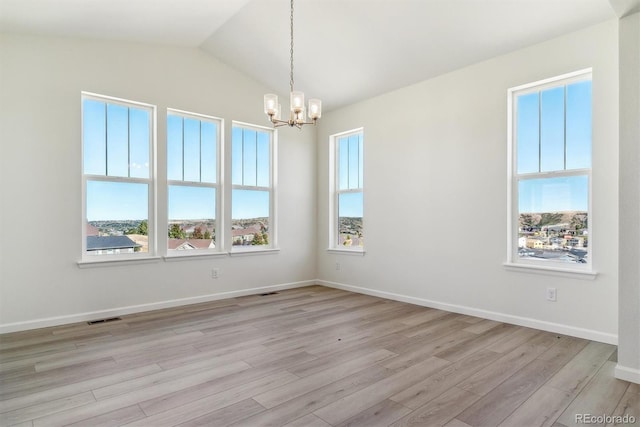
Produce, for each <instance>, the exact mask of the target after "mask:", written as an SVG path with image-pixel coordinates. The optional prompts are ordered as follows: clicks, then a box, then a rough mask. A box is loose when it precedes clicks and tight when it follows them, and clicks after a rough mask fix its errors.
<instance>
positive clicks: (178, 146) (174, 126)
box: [167, 115, 182, 181]
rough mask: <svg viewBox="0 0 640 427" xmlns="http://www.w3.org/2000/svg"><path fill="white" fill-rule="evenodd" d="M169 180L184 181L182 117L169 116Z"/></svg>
mask: <svg viewBox="0 0 640 427" xmlns="http://www.w3.org/2000/svg"><path fill="white" fill-rule="evenodd" d="M167 179H170V180H175V181H181V180H182V117H180V116H175V115H168V116H167Z"/></svg>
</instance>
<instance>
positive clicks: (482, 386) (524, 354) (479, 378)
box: [458, 334, 557, 396]
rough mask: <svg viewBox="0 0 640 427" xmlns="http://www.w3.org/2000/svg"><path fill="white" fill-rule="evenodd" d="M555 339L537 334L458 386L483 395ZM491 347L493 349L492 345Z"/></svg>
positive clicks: (531, 359)
mask: <svg viewBox="0 0 640 427" xmlns="http://www.w3.org/2000/svg"><path fill="white" fill-rule="evenodd" d="M556 341H557V340H556V338H555V337H554V336H553V335H551V334H538V335H537V336H535V337H534V338H533V339H532V340H531V341H529V342H527V343H524V344H522V345H520V346H519V347H517V348H515V349H513V350H512V351H510V352H509V353H507V354H505V355H504V356H502V357H500V358H499V359H498V360H496V362H495V363H492V364H490V365H489V366H487V367H485V368H483V369H481V370H479V371H478V372H476V373H475V374H473V375H471V376H470V377H469V378H467V379H466V380H464V381H463V382H462V383H460V384H459V385H458V387H460V388H462V389H464V390H467V391H470V392H472V393H475V394H477V395H481V396H482V395H485V394H487V393H489V392H490V391H491V390H493V389H494V388H495V387H497V386H498V385H500V384H501V383H502V382H503V381H505V380H506V379H507V378H509V377H510V376H512V375H513V374H515V373H516V372H518V371H519V370H520V369H522V368H523V367H525V366H526V365H528V364H529V363H531V362H532V361H533V360H535V359H536V358H537V357H538V356H540V355H541V354H542V353H544V352H545V351H547V350H548V349H549V348H550V347H551V346H552V345H554V344H555V343H556ZM491 349H492V350H493V346H492V347H491Z"/></svg>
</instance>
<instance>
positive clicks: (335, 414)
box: [314, 357, 449, 425]
mask: <svg viewBox="0 0 640 427" xmlns="http://www.w3.org/2000/svg"><path fill="white" fill-rule="evenodd" d="M447 365H449V362H447V361H445V360H442V359H438V358H435V357H431V358H429V359H427V360H425V361H423V362H421V363H417V364H415V365H413V366H410V367H408V368H406V369H404V370H402V371H400V372H397V373H395V374H393V375H391V376H389V377H387V378H385V379H382V380H380V381H378V382H377V383H375V384H372V385H370V386H369V387H366V388H364V389H362V390H359V391H357V392H355V393H352V394H350V395H349V396H346V397H344V398H342V399H340V400H339V401H336V402H334V403H332V404H330V405H327V406H325V407H324V408H322V409H319V410H317V411H315V412H314V413H315V414H316V415H317V416H319V417H320V418H322V419H323V420H325V421H327V422H328V423H329V424H333V425H335V424H339V423H342V422H344V421H346V420H348V419H349V418H351V417H354V416H355V415H357V414H358V413H359V412H361V411H364V410H366V409H369V408H370V407H372V406H375V404H376V402H380V401H382V400H385V399H388V398H389V397H391V396H393V395H394V394H396V393H398V392H399V391H401V390H403V389H405V388H406V387H407V386H411V385H413V384H415V383H417V382H419V381H420V380H422V379H424V378H426V377H428V376H430V375H431V374H433V373H434V372H437V371H439V370H440V369H442V368H444V367H445V366H447Z"/></svg>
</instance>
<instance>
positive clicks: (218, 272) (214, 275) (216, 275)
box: [211, 268, 220, 279]
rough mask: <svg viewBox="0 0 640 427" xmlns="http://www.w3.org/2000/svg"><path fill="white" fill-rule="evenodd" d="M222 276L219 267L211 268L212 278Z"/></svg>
mask: <svg viewBox="0 0 640 427" xmlns="http://www.w3.org/2000/svg"><path fill="white" fill-rule="evenodd" d="M219 276H220V269H219V268H214V269H213V270H211V278H212V279H217V278H218V277H219Z"/></svg>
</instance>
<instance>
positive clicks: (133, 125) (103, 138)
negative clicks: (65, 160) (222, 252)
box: [83, 99, 270, 221]
mask: <svg viewBox="0 0 640 427" xmlns="http://www.w3.org/2000/svg"><path fill="white" fill-rule="evenodd" d="M150 120H151V117H150V113H149V111H148V110H145V109H142V108H133V107H131V108H128V107H126V106H121V105H116V104H107V103H105V102H102V101H99V100H93V99H85V100H83V121H84V123H83V132H84V135H83V140H84V171H85V173H86V174H90V175H98V176H114V177H133V178H148V177H149V173H150V171H149V137H150ZM218 126H219V125H218V122H215V121H209V120H204V119H203V120H200V119H197V118H193V117H183V116H181V115H178V114H169V115H168V116H167V178H168V179H169V180H170V181H174V184H178V183H179V182H184V183H185V184H188V183H191V182H194V183H203V184H215V183H216V179H217V170H216V167H217V166H216V165H217V158H216V157H217V143H218V141H217V138H218V134H219V132H218V131H219V129H218ZM269 143H270V140H269V133H268V132H266V131H256V130H252V129H245V128H239V127H234V129H233V135H232V183H233V184H234V185H241V186H248V187H247V188H243V189H236V190H233V192H232V198H233V204H232V217H233V219H244V218H256V217H265V216H269V193H268V192H267V191H255V190H253V189H252V188H251V187H255V186H258V187H269V185H270V147H269ZM147 189H148V187H147V184H144V183H122V182H120V183H119V182H104V181H97V180H91V179H89V180H88V181H87V219H88V220H89V221H96V220H142V219H148V205H149V203H148V191H147ZM215 212H216V189H215V188H211V187H206V186H204V187H203V186H196V185H191V186H189V185H170V186H169V189H168V215H169V219H170V220H172V219H209V218H211V219H213V218H215V217H216V214H215Z"/></svg>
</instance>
